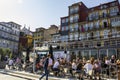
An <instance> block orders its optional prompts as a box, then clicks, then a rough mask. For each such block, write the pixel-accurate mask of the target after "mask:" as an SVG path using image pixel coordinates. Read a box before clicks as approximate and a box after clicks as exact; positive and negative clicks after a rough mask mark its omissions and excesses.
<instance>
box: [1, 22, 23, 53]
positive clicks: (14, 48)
mask: <svg viewBox="0 0 120 80" xmlns="http://www.w3.org/2000/svg"><path fill="white" fill-rule="evenodd" d="M20 28H21V25H19V24H17V23H14V22H0V47H3V48H9V49H10V50H11V52H12V53H18V44H19V34H20Z"/></svg>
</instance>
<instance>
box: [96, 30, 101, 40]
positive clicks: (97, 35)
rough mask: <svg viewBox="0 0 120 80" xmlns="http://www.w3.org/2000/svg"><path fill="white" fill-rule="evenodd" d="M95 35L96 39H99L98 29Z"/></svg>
mask: <svg viewBox="0 0 120 80" xmlns="http://www.w3.org/2000/svg"><path fill="white" fill-rule="evenodd" d="M95 37H96V38H97V39H100V32H99V31H96V35H95Z"/></svg>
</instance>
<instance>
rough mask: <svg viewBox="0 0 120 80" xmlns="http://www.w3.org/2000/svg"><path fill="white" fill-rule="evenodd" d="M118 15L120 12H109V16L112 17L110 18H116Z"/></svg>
mask: <svg viewBox="0 0 120 80" xmlns="http://www.w3.org/2000/svg"><path fill="white" fill-rule="evenodd" d="M118 15H120V12H111V13H110V16H111V17H112V16H118Z"/></svg>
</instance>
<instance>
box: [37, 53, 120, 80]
mask: <svg viewBox="0 0 120 80" xmlns="http://www.w3.org/2000/svg"><path fill="white" fill-rule="evenodd" d="M45 61H46V57H42V58H41V59H40V61H39V62H38V64H37V66H39V67H38V69H37V70H45V71H46V70H47V69H49V71H52V72H53V73H54V75H55V76H60V75H64V76H65V75H66V74H67V73H70V75H71V76H75V75H76V74H77V75H78V76H77V78H79V79H80V80H83V79H84V78H89V79H91V80H93V78H94V79H95V80H97V79H96V78H99V80H101V74H102V73H104V74H106V76H108V77H109V76H114V75H116V74H117V70H118V69H119V67H120V59H116V57H115V56H114V55H112V56H111V58H110V59H109V58H108V57H104V58H103V59H94V57H91V58H90V59H89V60H86V58H84V57H83V58H82V59H80V58H76V59H72V60H71V61H69V62H67V61H66V60H65V59H64V58H57V59H55V60H54V61H53V60H52V59H50V57H49V59H48V66H49V68H46V69H45V65H44V64H45ZM49 64H50V65H49ZM65 69H67V71H65ZM49 71H47V72H46V74H44V75H47V77H48V74H49ZM112 72H113V73H112ZM42 77H43V76H42ZM40 80H41V78H40ZM46 80H47V79H46Z"/></svg>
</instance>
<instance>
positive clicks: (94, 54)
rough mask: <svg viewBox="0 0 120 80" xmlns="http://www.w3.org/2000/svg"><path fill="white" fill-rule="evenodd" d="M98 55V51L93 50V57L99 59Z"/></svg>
mask: <svg viewBox="0 0 120 80" xmlns="http://www.w3.org/2000/svg"><path fill="white" fill-rule="evenodd" d="M97 55H98V50H91V57H94V58H95V59H97Z"/></svg>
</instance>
